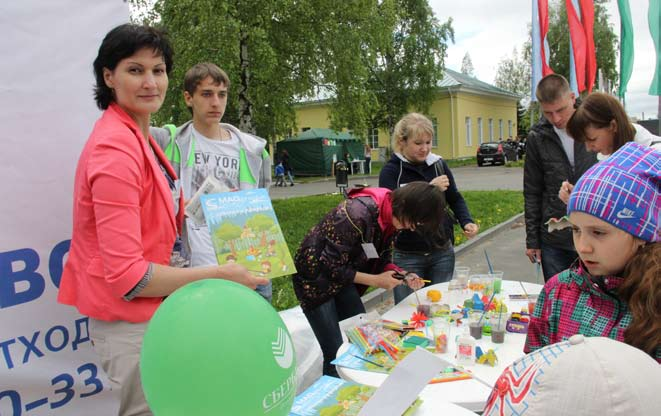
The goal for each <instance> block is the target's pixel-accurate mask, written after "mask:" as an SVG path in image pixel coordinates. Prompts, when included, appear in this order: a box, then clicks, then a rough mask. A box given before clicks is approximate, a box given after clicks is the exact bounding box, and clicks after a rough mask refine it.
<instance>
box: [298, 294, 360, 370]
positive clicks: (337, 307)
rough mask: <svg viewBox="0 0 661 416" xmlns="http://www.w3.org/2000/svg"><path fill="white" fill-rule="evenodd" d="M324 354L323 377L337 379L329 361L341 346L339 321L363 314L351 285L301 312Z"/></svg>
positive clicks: (357, 296)
mask: <svg viewBox="0 0 661 416" xmlns="http://www.w3.org/2000/svg"><path fill="white" fill-rule="evenodd" d="M303 313H304V314H305V317H306V318H307V319H308V322H309V323H310V327H312V332H314V336H315V337H316V338H317V341H319V346H320V347H321V352H322V353H323V354H324V368H323V372H324V375H327V376H334V377H339V376H338V374H337V370H335V366H333V365H331V361H333V360H334V359H335V355H336V354H337V350H338V348H340V345H342V332H341V331H340V321H343V320H345V319H347V318H351V317H352V316H356V315H358V314H359V313H365V305H363V301H362V300H361V299H360V295H359V294H358V290H356V286H354V285H353V284H351V285H349V286H346V287H345V288H343V289H342V290H340V292H339V293H338V294H337V295H335V297H334V298H332V299H331V300H329V301H327V302H326V303H323V304H321V305H320V306H318V307H316V308H314V309H312V310H310V311H303Z"/></svg>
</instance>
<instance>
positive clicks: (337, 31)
mask: <svg viewBox="0 0 661 416" xmlns="http://www.w3.org/2000/svg"><path fill="white" fill-rule="evenodd" d="M131 2H132V4H133V5H134V6H138V9H140V10H141V18H143V19H145V20H146V21H147V22H148V23H151V24H156V25H160V26H163V27H165V28H166V29H167V30H168V32H169V34H170V39H171V40H172V43H173V46H174V49H175V52H176V56H175V66H174V69H173V73H172V74H171V77H170V87H169V90H168V95H167V98H166V102H165V103H164V105H163V108H162V109H161V111H160V112H159V114H157V115H156V116H155V121H156V122H157V123H166V122H169V123H175V124H180V123H182V122H184V121H186V120H187V119H189V118H190V113H189V111H188V109H187V108H186V106H185V104H184V102H183V99H182V89H183V88H182V83H183V76H184V73H185V71H186V70H187V69H188V68H190V67H191V66H192V65H194V64H196V63H198V62H205V61H208V62H214V63H216V64H218V65H219V66H220V67H221V68H223V69H224V70H225V71H226V72H227V73H228V75H229V77H230V80H231V87H230V91H229V101H228V108H227V110H226V112H225V116H224V118H223V121H227V122H229V123H232V124H237V125H238V126H239V128H240V129H242V130H244V131H250V132H256V133H257V134H258V135H260V136H263V137H269V138H273V137H275V136H282V135H286V134H287V133H288V132H289V131H291V130H292V129H293V128H294V127H295V105H296V103H297V102H300V101H303V100H310V99H328V100H329V101H330V106H331V113H330V124H331V127H332V128H335V129H338V130H339V129H341V128H344V127H346V128H349V129H352V130H354V131H356V132H363V131H366V128H367V127H368V125H378V126H382V127H383V126H394V122H395V121H396V120H397V118H399V117H400V116H401V115H402V114H404V113H405V112H407V111H408V109H409V108H410V107H412V106H413V107H416V108H420V109H425V108H426V107H427V106H428V105H429V104H430V103H431V101H432V100H433V93H434V91H433V90H434V86H435V85H436V83H437V82H438V81H439V80H440V78H441V76H442V71H443V62H444V58H445V51H446V45H445V44H446V42H447V40H448V39H453V35H454V34H453V32H452V28H451V24H450V21H448V22H447V23H445V24H443V25H441V24H439V23H438V21H437V20H436V18H435V17H434V15H433V12H432V10H431V8H430V7H429V5H428V3H427V1H426V0H378V1H377V0H356V1H350V2H336V1H334V0H253V1H247V0H237V1H228V0H156V1H155V2H154V4H153V7H151V6H150V3H151V1H150V0H131ZM145 10H146V11H145ZM374 115H376V116H374Z"/></svg>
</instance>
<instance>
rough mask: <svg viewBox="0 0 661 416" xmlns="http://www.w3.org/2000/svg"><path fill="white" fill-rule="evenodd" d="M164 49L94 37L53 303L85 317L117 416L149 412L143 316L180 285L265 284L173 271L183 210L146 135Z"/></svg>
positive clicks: (128, 35)
mask: <svg viewBox="0 0 661 416" xmlns="http://www.w3.org/2000/svg"><path fill="white" fill-rule="evenodd" d="M171 68H172V49H171V47H170V44H169V42H168V40H167V39H166V38H165V37H164V35H163V33H161V32H159V31H158V30H156V29H153V28H149V27H146V26H138V25H133V24H125V25H121V26H118V27H116V28H114V29H112V30H111V31H110V32H109V33H108V34H107V35H106V37H105V38H104V40H103V43H102V44H101V47H100V48H99V53H98V56H97V58H96V60H95V61H94V74H95V77H96V86H95V99H96V103H97V106H98V107H99V108H100V109H101V110H104V112H103V114H102V116H101V118H100V119H99V120H98V121H97V122H96V124H95V126H94V129H93V130H92V133H91V134H90V137H89V139H88V141H87V143H86V144H85V147H84V148H83V151H82V153H81V155H80V158H79V160H78V166H77V169H76V175H75V183H74V204H73V205H74V208H73V224H74V226H73V233H72V239H71V249H70V252H69V257H68V260H67V263H66V265H65V268H64V273H63V275H62V280H61V282H60V290H59V294H58V301H59V302H61V303H65V304H68V305H73V306H75V307H76V308H77V309H78V311H79V312H80V313H82V314H84V315H87V316H88V317H89V335H90V339H91V340H92V344H93V346H94V350H95V352H96V353H97V354H98V355H99V357H100V360H101V364H102V366H103V369H104V370H105V371H106V373H107V374H108V378H109V380H110V382H111V385H112V388H113V389H114V390H117V391H119V392H120V400H121V403H120V410H119V414H120V415H122V416H124V415H151V411H150V410H149V407H148V405H147V403H146V402H145V398H144V394H143V392H142V387H141V384H140V374H139V369H138V363H139V357H140V348H141V345H142V338H143V335H144V331H145V329H146V326H147V323H148V321H149V319H150V318H151V317H152V315H153V314H154V312H155V311H156V308H158V306H159V305H160V303H161V302H162V300H163V297H164V296H167V295H169V294H170V293H172V292H173V291H174V290H176V289H177V288H179V287H181V286H183V285H184V284H186V283H189V282H192V281H195V280H199V279H204V278H225V279H229V280H234V281H237V282H238V283H242V284H244V285H246V286H248V287H250V288H252V289H254V288H255V287H256V286H257V284H264V283H266V281H265V280H264V279H261V278H257V277H254V276H252V275H251V274H250V273H249V272H248V271H247V270H246V269H245V268H243V267H241V266H238V265H236V264H232V265H227V266H210V267H203V268H196V269H192V268H179V267H172V266H170V264H178V265H180V264H181V261H179V260H180V258H179V256H178V252H177V250H176V248H175V241H176V240H177V236H178V233H179V231H180V229H181V223H182V219H183V206H182V202H181V198H180V197H179V196H180V189H179V188H178V186H177V182H178V181H177V177H176V175H175V173H174V171H173V170H172V167H171V166H170V165H169V163H168V162H167V159H166V158H165V156H164V155H163V153H162V151H161V150H160V149H159V147H158V145H157V144H156V143H155V142H154V139H153V138H152V137H151V136H150V135H149V122H150V117H151V114H152V113H154V112H156V111H157V110H158V109H159V108H160V107H161V105H162V104H163V99H164V98H165V92H166V90H167V86H168V73H169V71H170V69H171Z"/></svg>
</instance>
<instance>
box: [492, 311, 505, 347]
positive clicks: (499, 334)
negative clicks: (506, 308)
mask: <svg viewBox="0 0 661 416" xmlns="http://www.w3.org/2000/svg"><path fill="white" fill-rule="evenodd" d="M507 317H508V314H507V313H496V314H493V315H492V317H491V319H490V322H491V342H493V343H494V344H502V343H503V342H505V328H506V327H507Z"/></svg>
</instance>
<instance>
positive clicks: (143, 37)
mask: <svg viewBox="0 0 661 416" xmlns="http://www.w3.org/2000/svg"><path fill="white" fill-rule="evenodd" d="M143 48H151V49H153V50H154V52H155V53H159V54H160V55H161V56H163V61H164V62H165V71H166V72H167V73H168V74H170V71H171V70H172V55H173V52H172V46H170V42H169V41H168V39H167V36H166V35H165V32H163V31H161V30H158V29H155V28H153V27H149V26H143V25H136V24H132V23H126V24H123V25H120V26H117V27H116V28H114V29H112V30H111V31H110V32H108V34H107V35H106V37H105V38H103V42H101V46H100V47H99V53H98V54H97V56H96V59H95V60H94V76H95V78H96V85H95V86H94V99H95V100H96V105H97V106H98V107H99V108H100V109H101V110H105V109H107V108H108V106H109V105H110V103H111V102H113V101H114V97H113V94H112V90H111V89H110V88H109V87H108V86H107V85H106V81H105V79H104V78H103V69H104V68H108V69H109V70H111V71H113V70H114V69H115V68H116V67H117V65H118V64H119V62H120V61H121V60H122V59H124V58H128V57H129V56H132V55H133V54H134V53H136V52H137V51H139V50H140V49H143Z"/></svg>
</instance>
